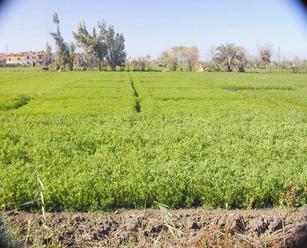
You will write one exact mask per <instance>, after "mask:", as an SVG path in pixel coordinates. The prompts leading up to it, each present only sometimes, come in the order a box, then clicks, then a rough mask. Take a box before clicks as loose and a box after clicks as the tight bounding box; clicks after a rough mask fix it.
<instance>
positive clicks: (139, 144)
mask: <svg viewBox="0 0 307 248" xmlns="http://www.w3.org/2000/svg"><path fill="white" fill-rule="evenodd" d="M130 77H131V79H132V80H133V86H134V88H135V90H136V91H137V93H138V101H139V103H140V105H141V112H140V113H136V112H135V109H134V107H135V92H134V91H133V89H132V87H131V81H130ZM130 77H129V75H128V74H127V73H125V72H117V73H112V72H104V73H99V72H65V73H61V74H58V73H49V72H47V73H42V72H22V73H6V74H5V73H3V74H1V75H0V92H1V94H0V103H1V104H8V103H9V102H10V101H13V100H12V99H16V98H18V97H21V96H27V97H29V98H30V99H31V101H29V102H28V103H27V104H26V105H23V106H22V107H19V108H11V109H9V110H7V109H0V140H1V143H0V206H1V205H5V207H6V208H7V209H13V208H28V207H29V206H23V204H24V203H26V202H29V201H32V200H33V199H34V198H35V194H36V192H37V185H36V182H35V180H34V179H33V173H34V172H37V173H38V175H39V178H40V180H41V181H42V182H43V183H44V195H43V196H44V206H45V209H46V211H61V210H74V211H88V210H106V209H114V208H121V207H126V208H132V207H144V206H146V207H150V206H154V205H155V203H156V202H160V203H163V204H167V205H169V206H171V207H191V206H200V205H205V206H210V207H223V208H247V207H249V206H252V207H270V206H281V205H287V206H294V207H297V206H302V205H306V203H307V179H306V178H307V158H306V140H307V139H306V112H307V99H306V89H307V88H306V87H307V86H306V82H307V81H306V75H303V74H296V75H280V74H260V73H255V74H252V73H246V74H229V73H203V74H198V73H149V72H146V73H130ZM1 106H2V105H1ZM36 207H37V210H39V206H36Z"/></svg>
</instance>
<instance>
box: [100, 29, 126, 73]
mask: <svg viewBox="0 0 307 248" xmlns="http://www.w3.org/2000/svg"><path fill="white" fill-rule="evenodd" d="M105 44H106V46H107V56H106V59H107V62H108V64H109V65H110V66H111V68H112V70H115V69H116V66H122V65H123V64H124V63H125V60H126V52H125V38H124V36H123V34H119V33H116V34H115V31H114V27H113V26H110V27H109V28H108V30H107V32H106V33H105Z"/></svg>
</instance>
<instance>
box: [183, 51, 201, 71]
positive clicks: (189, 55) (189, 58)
mask: <svg viewBox="0 0 307 248" xmlns="http://www.w3.org/2000/svg"><path fill="white" fill-rule="evenodd" d="M184 57H185V61H186V63H187V66H188V70H189V71H192V69H193V67H194V66H195V64H196V62H197V60H198V58H199V51H198V49H197V47H195V46H192V47H187V48H186V49H185V53H184Z"/></svg>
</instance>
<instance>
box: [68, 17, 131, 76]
mask: <svg viewBox="0 0 307 248" xmlns="http://www.w3.org/2000/svg"><path fill="white" fill-rule="evenodd" d="M97 30H98V32H97V31H96V28H95V27H94V28H93V32H92V34H90V33H89V32H88V31H87V28H86V26H85V24H84V23H83V24H80V25H79V27H78V30H77V32H74V33H73V35H74V38H75V39H76V41H77V43H78V45H79V46H80V47H82V48H83V49H84V51H85V52H86V54H87V55H88V56H89V57H90V56H92V57H94V58H95V59H96V61H97V65H98V68H99V70H101V69H102V66H103V64H104V63H105V62H107V64H108V65H110V66H111V68H112V69H113V70H115V68H116V66H121V65H123V64H124V62H125V60H126V53H125V39H124V36H123V35H122V34H118V33H117V34H116V33H115V31H114V27H113V26H110V27H107V25H106V23H105V21H102V22H98V28H97Z"/></svg>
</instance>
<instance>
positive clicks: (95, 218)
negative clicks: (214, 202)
mask: <svg viewBox="0 0 307 248" xmlns="http://www.w3.org/2000/svg"><path fill="white" fill-rule="evenodd" d="M1 216H2V217H1V219H2V221H0V236H1V228H3V226H4V223H6V224H5V226H6V232H12V231H14V232H15V234H16V233H17V234H18V235H19V241H18V242H17V243H16V244H15V247H31V246H36V247H37V246H44V247H50V246H52V247H259V248H260V247H307V207H306V208H301V209H298V210H285V209H270V210H232V211H229V210H205V209H200V208H199V209H186V210H167V209H166V208H161V209H160V210H152V209H148V210H128V211H127V210H126V211H116V212H113V213H107V214H106V213H104V214H102V213H48V214H47V215H46V221H44V219H43V218H42V216H41V215H40V214H33V213H26V212H16V211H11V212H3V213H2V214H1ZM2 235H3V234H2ZM0 239H1V238H0ZM2 239H3V238H2ZM0 246H1V247H5V242H4V241H2V243H1V240H0Z"/></svg>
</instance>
